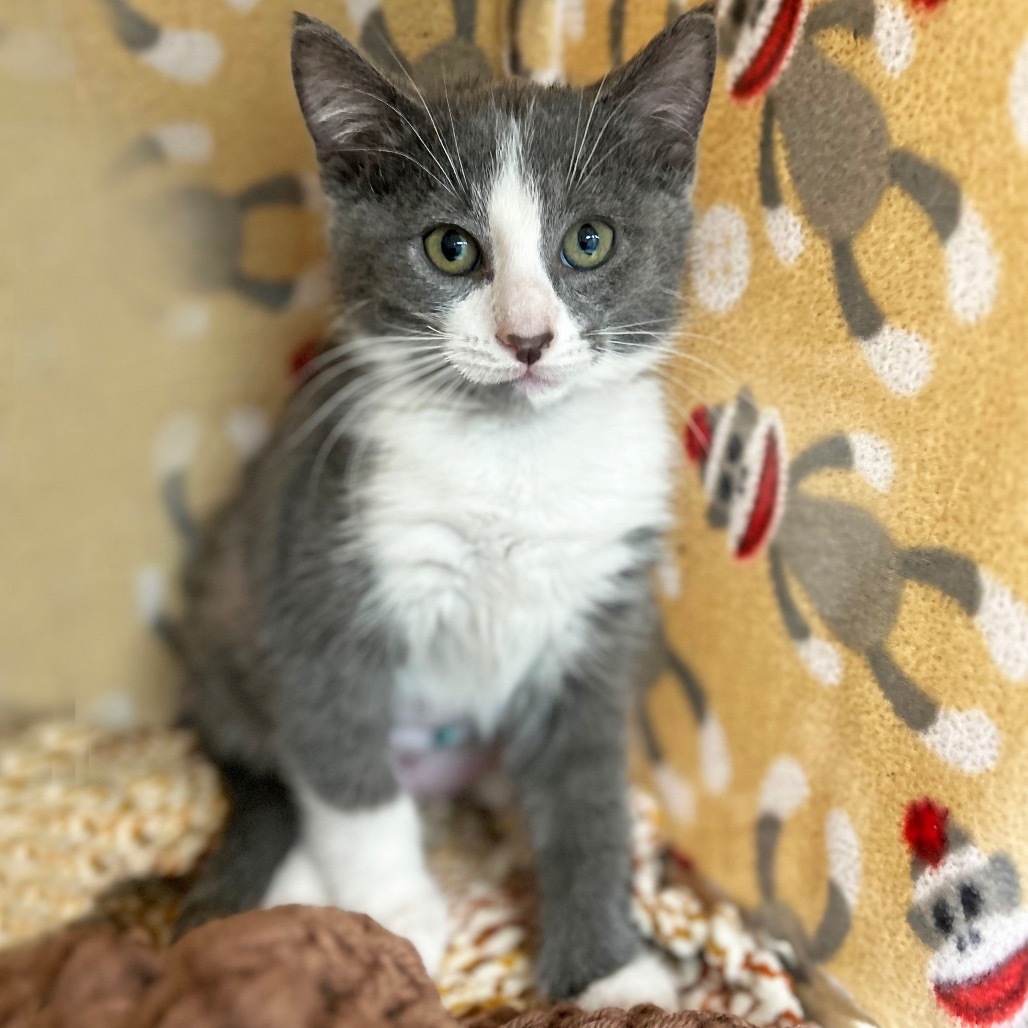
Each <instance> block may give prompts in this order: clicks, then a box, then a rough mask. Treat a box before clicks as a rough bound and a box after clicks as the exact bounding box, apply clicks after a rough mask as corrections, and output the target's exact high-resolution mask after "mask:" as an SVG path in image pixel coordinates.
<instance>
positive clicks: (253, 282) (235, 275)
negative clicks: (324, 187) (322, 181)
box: [146, 172, 329, 311]
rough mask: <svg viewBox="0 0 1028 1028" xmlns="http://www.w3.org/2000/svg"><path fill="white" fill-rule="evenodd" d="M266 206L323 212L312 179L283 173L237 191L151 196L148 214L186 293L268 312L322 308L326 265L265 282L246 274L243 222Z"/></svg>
mask: <svg viewBox="0 0 1028 1028" xmlns="http://www.w3.org/2000/svg"><path fill="white" fill-rule="evenodd" d="M268 207H286V208H290V207H291V208H294V209H296V210H303V209H309V210H312V211H319V210H320V207H321V193H320V190H319V188H318V186H317V181H316V178H315V176H314V175H313V174H306V173H300V172H286V173H285V174H282V175H273V176H270V177H269V178H266V179H262V180H260V181H258V182H253V183H251V184H250V185H249V186H247V187H246V188H244V189H242V190H240V191H239V192H236V193H227V192H221V191H219V190H217V189H214V188H212V187H210V186H206V185H181V186H174V187H172V188H170V189H168V190H166V191H165V192H163V193H160V194H158V195H157V196H155V197H153V198H151V200H150V201H149V202H148V204H147V214H146V216H147V218H148V223H149V225H150V227H151V228H152V229H153V231H154V232H155V233H156V234H157V238H158V239H159V240H160V241H161V243H162V245H163V247H164V251H165V252H166V253H167V254H168V255H169V257H170V259H171V261H172V271H173V273H174V274H175V276H176V278H177V280H178V283H179V285H180V286H181V287H182V288H184V289H188V290H190V291H195V292H200V293H206V292H212V291H214V290H224V289H227V290H230V291H232V292H234V293H235V294H236V295H237V296H240V297H242V298H243V299H245V300H248V301H250V302H251V303H254V304H256V305H258V306H260V307H263V308H265V309H266V310H269V311H283V310H287V309H309V308H312V307H317V306H319V305H320V304H322V303H324V302H326V301H327V300H328V293H329V288H328V280H327V276H326V273H325V269H324V266H323V265H321V264H317V265H314V266H313V267H311V268H310V269H308V270H307V271H306V272H302V273H301V274H299V275H297V276H294V277H289V278H274V279H272V278H262V277H259V276H257V275H254V274H251V273H250V272H248V271H246V270H245V267H244V261H243V244H244V241H245V239H246V219H247V218H248V217H249V216H250V215H251V214H252V213H254V212H255V211H258V210H261V209H264V208H268Z"/></svg>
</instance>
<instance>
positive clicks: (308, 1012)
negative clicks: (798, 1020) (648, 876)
mask: <svg viewBox="0 0 1028 1028" xmlns="http://www.w3.org/2000/svg"><path fill="white" fill-rule="evenodd" d="M458 1024H460V1022H458V1021H457V1020H455V1019H454V1018H453V1017H452V1016H451V1015H450V1014H448V1013H447V1012H446V1010H445V1009H444V1008H443V1005H442V1002H441V1000H440V998H439V993H438V992H437V991H436V989H435V987H434V986H433V984H432V982H431V980H430V979H429V977H428V975H427V974H426V973H425V970H424V968H423V967H422V965H421V961H420V960H419V959H418V956H417V954H416V953H415V951H414V948H413V946H411V944H410V943H409V942H407V941H406V940H404V939H400V938H398V937H397V936H395V935H393V934H392V933H390V932H388V931H386V930H385V929H384V928H382V927H381V926H380V925H378V924H377V923H375V922H374V921H372V920H371V919H370V918H368V917H365V916H364V915H362V914H349V913H344V912H343V911H340V910H335V909H331V908H314V907H278V908H275V909H274V910H265V911H253V912H251V913H247V914H241V915H239V916H237V917H230V918H226V919H224V920H221V921H214V922H211V923H210V924H207V925H204V926H203V927H201V928H197V929H196V930H194V931H192V932H189V933H187V934H186V935H185V936H183V938H182V939H181V940H179V942H177V943H176V944H175V945H174V946H172V947H171V948H170V949H167V950H165V951H164V952H158V951H157V950H155V949H154V948H153V946H152V945H150V944H149V943H147V942H145V941H143V940H142V939H140V938H139V937H138V936H137V937H134V938H133V937H124V936H121V935H119V934H117V933H116V932H115V931H114V930H113V929H112V928H111V927H109V926H94V927H86V926H83V927H76V928H70V929H66V930H65V931H63V932H61V933H59V934H57V935H55V936H51V937H50V938H48V939H45V940H44V941H42V942H38V943H36V944H34V945H32V946H29V947H27V948H24V949H20V950H18V951H15V952H13V953H10V954H8V955H7V956H6V957H4V958H3V959H0V1025H2V1026H3V1028H284V1026H296V1028H335V1026H339V1028H457V1026H458ZM464 1024H465V1025H468V1026H473V1028H503V1026H505V1028H558V1026H559V1028H586V1026H587V1025H588V1026H590V1028H744V1022H742V1021H740V1020H738V1019H737V1018H734V1017H730V1016H728V1015H724V1014H702V1013H685V1014H667V1013H665V1012H663V1011H660V1010H658V1009H657V1008H655V1007H636V1008H634V1009H633V1010H630V1011H618V1010H606V1011H600V1012H598V1013H592V1014H586V1013H583V1012H582V1011H579V1010H576V1009H575V1008H574V1007H570V1006H560V1007H556V1008H554V1009H551V1010H545V1011H543V1010H540V1011H531V1012H520V1013H519V1012H518V1011H515V1010H513V1009H511V1008H504V1009H500V1010H494V1011H492V1012H490V1013H489V1014H486V1015H484V1016H481V1017H477V1018H474V1019H472V1020H467V1021H465V1022H464Z"/></svg>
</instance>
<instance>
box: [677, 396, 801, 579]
mask: <svg viewBox="0 0 1028 1028" xmlns="http://www.w3.org/2000/svg"><path fill="white" fill-rule="evenodd" d="M686 449H687V451H688V454H689V457H690V459H691V460H693V461H694V462H695V463H697V464H698V465H699V467H700V472H701V475H702V480H703V488H704V491H705V492H706V494H707V497H708V499H709V501H710V502H709V505H708V507H707V522H708V524H710V526H711V527H712V528H723V529H726V530H727V532H728V545H729V550H730V551H731V552H732V554H733V555H734V556H735V557H736V558H737V559H739V560H746V559H747V558H749V557H752V556H754V555H755V554H757V553H758V552H759V551H760V549H761V548H762V547H763V546H764V544H765V543H767V542H768V541H769V540H770V539H771V538H772V536H773V535H774V532H775V529H776V528H777V527H778V520H779V517H780V515H781V511H782V509H783V507H784V500H785V486H786V483H787V478H788V475H787V469H786V464H785V461H786V457H785V445H784V433H783V431H782V426H781V421H780V419H779V417H778V412H777V411H775V410H774V409H772V408H768V409H766V410H764V411H758V410H757V408H756V406H755V405H754V403H753V398H752V397H751V396H750V394H749V393H748V392H747V391H746V390H745V389H743V390H742V391H741V392H740V393H739V396H738V397H737V398H736V400H735V402H734V403H732V404H731V405H729V406H728V407H724V408H722V407H715V408H713V410H710V409H708V408H705V407H704V408H698V409H697V410H695V411H693V414H692V417H691V419H690V424H689V427H688V428H687V434H686Z"/></svg>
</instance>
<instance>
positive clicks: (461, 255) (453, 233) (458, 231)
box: [425, 225, 478, 275]
mask: <svg viewBox="0 0 1028 1028" xmlns="http://www.w3.org/2000/svg"><path fill="white" fill-rule="evenodd" d="M425 253H427V254H428V259H429V260H430V261H431V262H432V263H433V264H434V265H435V266H436V267H437V268H438V269H439V270H440V271H445V272H446V274H447V275H466V274H467V273H468V272H469V271H474V270H475V268H476V267H477V266H478V243H476V242H475V240H474V239H472V238H471V236H469V235H468V233H467V232H465V231H464V229H462V228H457V226H456V225H440V226H439V227H438V228H434V229H432V231H431V232H429V233H428V235H427V236H425Z"/></svg>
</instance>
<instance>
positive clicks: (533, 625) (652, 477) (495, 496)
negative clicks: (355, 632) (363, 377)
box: [365, 379, 676, 731]
mask: <svg viewBox="0 0 1028 1028" xmlns="http://www.w3.org/2000/svg"><path fill="white" fill-rule="evenodd" d="M372 430H373V431H374V434H375V436H376V442H377V443H378V445H379V451H378V452H379V454H380V456H379V458H378V459H377V460H376V462H375V464H376V466H375V471H374V472H373V474H372V476H371V478H370V480H369V482H368V485H367V494H366V501H367V502H366V505H365V511H366V522H365V524H366V538H367V540H368V541H369V544H370V553H371V556H372V561H373V564H374V567H375V581H376V594H375V596H374V597H373V602H374V603H375V605H376V608H377V609H378V610H379V611H380V612H381V613H382V614H384V615H385V616H386V617H388V618H389V619H390V621H391V623H392V624H393V626H394V627H395V628H397V629H398V630H399V631H400V633H401V635H402V637H403V638H404V640H405V642H406V644H407V653H408V659H407V663H406V665H405V666H404V668H403V669H402V670H401V672H400V676H399V681H398V683H397V688H398V699H399V701H400V702H401V703H406V704H419V705H424V706H426V707H427V708H429V709H430V710H431V711H432V712H433V713H435V714H442V715H446V716H452V715H459V714H468V715H470V716H472V717H473V718H474V719H475V720H476V721H477V722H478V723H479V725H480V726H481V728H482V729H483V730H485V731H489V730H490V729H491V727H492V726H493V725H494V724H495V719H496V718H497V717H498V716H499V714H500V712H501V711H502V708H503V706H504V705H505V703H506V702H507V700H508V699H509V698H510V695H511V694H512V692H513V691H514V690H515V689H516V688H517V686H518V685H519V684H520V683H521V682H522V681H524V680H525V679H526V678H528V677H529V676H532V677H533V678H536V679H541V680H542V681H543V682H552V683H554V684H556V683H557V682H559V678H560V673H561V670H562V669H563V668H565V667H566V666H567V665H568V664H569V663H570V662H572V661H573V660H574V659H575V658H576V656H578V655H579V654H580V653H581V652H582V650H583V648H584V647H585V646H587V644H588V619H589V614H590V611H591V610H593V609H595V607H596V605H598V604H602V603H604V602H608V601H610V600H612V599H615V598H616V597H617V592H618V588H619V586H618V576H619V573H621V572H623V571H624V570H626V569H627V568H629V567H631V566H632V565H633V564H635V563H637V562H638V560H639V552H638V544H633V542H632V540H631V538H630V536H631V534H632V533H633V532H637V531H638V530H640V529H655V530H658V531H663V530H664V529H665V528H666V527H667V524H668V520H669V502H668V500H669V488H670V481H671V464H672V460H673V459H674V454H675V452H676V448H675V446H674V440H673V437H672V435H671V433H670V432H669V430H668V425H667V421H666V417H665V414H664V409H663V404H662V397H661V394H660V388H659V385H658V383H656V382H654V381H652V380H649V379H642V380H637V381H634V382H630V383H622V384H619V385H617V386H613V387H609V388H606V389H603V390H596V391H590V392H586V393H583V394H581V395H579V396H575V397H571V398H568V399H567V400H565V401H564V402H562V403H560V404H557V405H555V406H554V407H552V408H549V409H547V410H544V411H536V412H532V413H531V415H530V416H501V415H495V416H485V415H480V414H467V413H458V412H455V411H444V410H434V411H419V412H416V413H409V414H402V415H399V414H396V413H390V414H388V415H382V417H381V418H379V419H378V421H377V422H376V424H375V425H374V426H373V429H372Z"/></svg>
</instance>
